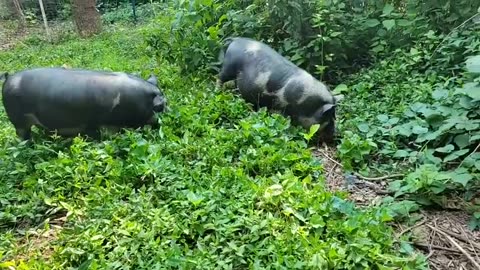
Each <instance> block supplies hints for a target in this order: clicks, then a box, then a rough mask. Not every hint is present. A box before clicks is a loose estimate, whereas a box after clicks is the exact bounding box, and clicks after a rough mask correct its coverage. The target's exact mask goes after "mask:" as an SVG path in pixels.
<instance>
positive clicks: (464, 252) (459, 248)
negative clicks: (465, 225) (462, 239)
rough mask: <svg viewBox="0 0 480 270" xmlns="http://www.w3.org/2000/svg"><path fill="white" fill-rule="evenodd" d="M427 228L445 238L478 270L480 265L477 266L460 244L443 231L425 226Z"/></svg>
mask: <svg viewBox="0 0 480 270" xmlns="http://www.w3.org/2000/svg"><path fill="white" fill-rule="evenodd" d="M427 226H428V227H429V228H430V229H432V230H434V231H436V232H437V233H440V234H441V235H443V236H445V238H447V240H448V241H450V243H452V244H453V245H454V246H455V247H456V248H458V250H460V251H461V252H462V253H463V255H465V256H466V257H467V258H468V259H469V260H470V262H471V263H472V264H473V265H474V266H475V267H476V268H477V269H478V270H480V264H478V262H477V261H476V260H475V259H474V258H473V257H472V256H471V255H470V254H469V253H468V252H466V251H465V249H463V248H462V246H460V244H458V243H457V242H456V241H455V240H454V239H453V238H452V237H450V236H449V235H448V234H447V233H445V232H444V231H443V230H440V229H437V228H435V227H432V226H430V225H428V224H427Z"/></svg>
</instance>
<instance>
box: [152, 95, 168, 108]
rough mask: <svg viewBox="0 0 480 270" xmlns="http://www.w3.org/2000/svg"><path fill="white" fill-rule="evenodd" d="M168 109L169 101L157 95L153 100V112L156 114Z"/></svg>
mask: <svg viewBox="0 0 480 270" xmlns="http://www.w3.org/2000/svg"><path fill="white" fill-rule="evenodd" d="M166 107H167V100H166V98H165V97H163V96H160V95H157V96H155V98H154V99H153V111H154V112H164V111H165V110H166Z"/></svg>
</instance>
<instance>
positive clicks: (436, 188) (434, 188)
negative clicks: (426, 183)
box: [430, 181, 446, 194]
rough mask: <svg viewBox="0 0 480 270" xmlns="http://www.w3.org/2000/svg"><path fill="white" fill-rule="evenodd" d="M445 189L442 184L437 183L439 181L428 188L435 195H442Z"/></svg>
mask: <svg viewBox="0 0 480 270" xmlns="http://www.w3.org/2000/svg"><path fill="white" fill-rule="evenodd" d="M445 188H446V186H445V184H444V183H442V182H439V181H437V182H435V183H434V184H433V185H432V186H431V187H430V189H431V190H432V191H433V193H435V194H440V193H442V192H443V191H445Z"/></svg>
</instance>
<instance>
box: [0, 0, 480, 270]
mask: <svg viewBox="0 0 480 270" xmlns="http://www.w3.org/2000/svg"><path fill="white" fill-rule="evenodd" d="M300 2H301V3H298V5H297V4H295V3H294V2H292V1H284V0H268V1H267V0H262V1H216V0H208V1H205V0H192V1H172V2H170V3H167V4H160V3H153V4H152V3H151V5H152V7H155V10H152V9H150V8H149V6H147V5H146V6H144V7H139V9H138V10H139V12H140V14H143V13H144V15H145V16H144V17H145V19H144V20H142V21H141V22H142V23H143V24H142V25H137V26H135V27H134V26H133V24H131V17H129V14H130V11H129V6H128V5H126V3H125V4H124V5H123V7H122V6H121V7H120V8H119V9H117V10H115V11H114V12H106V13H105V14H103V21H104V22H107V23H115V25H113V24H112V25H111V27H109V29H107V30H105V32H104V33H102V34H100V35H99V36H97V37H94V38H90V39H79V38H77V37H75V36H74V35H72V34H71V33H70V34H69V35H65V36H62V35H61V37H65V38H59V39H57V40H55V41H54V42H53V43H51V44H48V43H47V42H46V41H45V40H43V39H42V37H41V36H38V35H35V36H33V38H32V37H30V38H27V39H26V40H24V41H23V42H19V43H18V44H17V46H16V47H14V48H11V49H8V50H5V51H0V71H8V72H14V71H18V70H21V69H24V68H29V67H35V66H61V65H67V66H70V67H81V68H91V69H106V70H121V71H126V72H140V73H141V75H142V76H143V77H144V78H146V77H147V76H148V75H149V74H150V73H151V72H153V73H155V74H156V75H157V76H158V78H159V84H160V86H161V87H162V90H163V91H164V92H165V94H166V96H167V98H168V100H169V106H171V111H170V112H168V113H166V114H164V115H162V116H161V120H160V121H161V126H162V127H161V129H160V130H158V131H154V130H151V129H149V128H148V127H146V128H143V129H139V130H126V131H125V132H124V133H118V134H115V133H108V132H107V133H104V137H103V140H102V141H100V142H92V141H88V140H86V139H85V138H83V137H76V138H74V139H63V138H59V137H52V138H48V137H47V135H45V134H43V133H42V132H40V131H38V132H36V133H35V134H34V139H35V141H36V143H35V144H34V145H33V146H28V145H26V144H24V143H20V144H19V142H18V141H17V140H16V138H15V134H14V129H13V127H12V126H11V124H10V123H9V121H8V120H7V118H6V116H5V113H4V111H3V106H1V107H0V179H1V181H0V190H1V191H0V231H1V234H0V266H1V267H5V268H6V267H14V268H15V269H105V268H108V269H165V268H168V269H170V268H181V269H197V268H202V269H219V268H221V269H246V268H248V269H428V263H427V257H428V259H429V262H430V265H434V266H435V267H436V268H439V269H450V268H448V267H449V266H448V265H449V264H450V261H445V260H444V259H443V261H442V257H441V256H451V257H450V258H452V259H451V260H452V261H455V263H456V264H455V266H458V267H457V268H458V269H460V267H464V269H469V268H468V267H470V266H471V267H473V266H474V263H475V259H477V260H478V258H476V257H475V252H476V251H477V252H478V251H480V250H479V249H478V246H477V245H476V244H475V243H473V244H472V242H475V239H480V236H479V235H478V234H475V233H474V232H471V231H469V232H468V237H470V240H471V241H470V242H469V241H468V239H467V240H464V242H462V243H460V245H461V246H463V247H464V251H465V252H466V253H467V255H468V254H472V255H471V257H473V261H472V259H470V258H467V257H465V256H464V254H463V253H462V252H455V253H448V254H447V255H445V253H439V252H438V250H434V249H433V248H432V245H430V246H429V247H428V249H425V246H428V245H427V244H432V243H433V244H434V245H433V246H435V245H436V246H437V247H438V246H440V245H443V244H444V243H443V242H442V243H438V242H432V241H430V243H425V242H422V241H420V240H425V241H427V240H428V239H426V238H428V237H430V235H429V234H428V233H425V232H424V231H422V230H425V229H428V230H430V229H429V228H433V229H431V230H435V229H436V230H439V231H440V233H438V232H437V231H436V232H437V234H439V235H441V232H442V230H441V228H440V229H438V228H436V225H437V223H436V220H437V219H436V218H435V220H433V218H432V220H423V221H421V222H420V221H419V219H420V215H418V214H416V213H418V212H419V210H427V211H428V210H431V209H435V208H436V209H442V208H443V209H454V210H455V211H457V212H459V211H462V212H468V214H469V216H468V220H467V221H466V222H464V223H465V224H463V223H462V224H454V226H453V228H452V231H455V230H457V229H458V230H460V229H459V227H460V226H463V227H465V230H467V225H468V227H469V229H470V230H475V229H477V230H478V227H479V226H480V222H479V220H480V215H479V213H480V212H479V211H480V210H479V205H480V202H479V201H478V198H479V197H480V196H479V193H478V190H479V181H478V179H479V178H478V176H479V170H480V168H479V164H480V156H479V155H478V143H479V141H480V137H479V135H480V134H479V132H480V119H479V113H480V112H479V111H478V106H479V100H480V98H479V96H478V93H479V92H480V88H479V82H480V81H479V76H478V75H479V73H480V70H479V66H480V60H479V57H478V56H477V55H480V35H479V33H480V32H479V31H478V30H480V28H479V27H480V24H479V21H480V18H479V17H480V16H477V15H478V10H477V9H478V5H474V4H472V1H467V0H465V1H456V2H455V5H452V4H451V3H450V1H447V0H442V1H441V2H442V5H441V6H437V4H436V3H434V2H436V1H423V2H422V3H418V1H395V2H392V3H385V1H376V0H375V1H374V0H372V1H366V2H368V4H367V5H361V4H360V3H359V2H358V1H312V0H302V1H300ZM432 7H433V8H432ZM292 10H295V12H292ZM444 14H448V16H447V17H446V18H444V17H445V16H444ZM147 17H153V19H152V20H151V21H148V20H147ZM229 35H245V36H249V37H253V38H257V39H260V40H263V41H264V42H267V43H269V44H270V45H272V46H273V47H275V48H276V49H278V50H279V51H280V52H282V53H283V54H284V55H286V56H287V57H288V58H290V59H291V60H292V61H294V62H295V63H297V64H298V65H300V66H302V67H303V68H305V69H307V70H308V71H310V72H312V73H313V74H315V75H316V76H317V77H319V78H322V79H324V80H326V82H327V83H328V84H329V85H330V86H331V88H332V90H333V89H334V91H335V92H341V93H343V94H344V95H345V96H346V97H345V101H344V102H342V104H341V105H340V106H339V110H338V119H337V121H338V131H339V137H338V140H337V143H336V145H334V146H331V147H332V149H331V154H330V153H327V152H325V153H323V156H322V155H321V157H322V158H319V157H317V156H316V155H315V153H316V152H318V150H319V149H316V148H317V146H316V145H315V142H314V141H313V139H312V138H314V136H313V135H314V134H313V133H314V132H315V129H312V130H310V131H308V130H302V129H301V128H298V127H295V126H292V125H291V124H290V121H289V119H288V118H285V117H283V116H281V115H278V114H273V113H269V112H267V111H266V110H260V111H257V112H255V111H252V110H251V107H250V106H249V105H248V104H246V103H245V102H244V101H243V100H241V99H240V98H238V96H237V95H236V94H235V93H232V92H228V91H223V90H220V89H216V88H215V86H214V83H215V77H214V75H215V72H216V71H218V64H216V63H215V62H217V61H218V53H219V51H220V48H221V44H222V39H223V38H225V37H227V36H229ZM0 45H1V44H0ZM312 150H314V151H312ZM320 150H321V148H320ZM325 157H328V158H325ZM329 161H333V162H334V165H333V166H332V167H328V166H330V165H329V163H328V162H329ZM336 167H337V168H336ZM339 167H341V170H340V172H339V173H337V174H338V175H339V176H340V178H341V179H342V184H341V185H342V186H347V187H352V186H359V185H360V183H363V184H368V186H369V187H371V186H375V187H379V188H380V189H381V190H380V191H381V193H379V194H382V196H379V197H378V196H377V197H375V198H370V197H367V198H366V199H365V198H364V199H365V200H367V201H369V203H368V204H367V205H366V206H360V205H356V204H355V200H354V199H352V196H353V197H354V196H355V194H354V193H355V192H352V191H350V192H349V190H348V189H345V188H340V191H334V190H331V189H329V185H330V184H331V183H329V182H330V181H331V179H330V178H331V175H333V174H335V173H334V171H336V170H338V169H339ZM335 169H336V170H335ZM392 174H397V177H390V176H391V175H392ZM384 175H386V177H380V179H382V181H383V182H384V183H379V181H378V179H379V178H375V177H376V176H384ZM365 176H369V177H365ZM372 177H373V178H372ZM375 179H377V180H375ZM361 181H363V182H361ZM377 195H378V194H377ZM358 196H362V194H360V195H357V197H358ZM378 198H380V200H377V199H378ZM444 215H445V213H444ZM429 218H431V216H428V215H427V218H426V219H429ZM399 222H402V223H404V224H406V226H411V225H414V224H415V223H417V225H416V228H417V229H413V227H409V228H408V229H405V227H401V226H400V231H399V230H398V227H399V226H398V223H399ZM395 224H397V225H395ZM422 224H423V225H422ZM429 226H430V227H429ZM455 226H456V227H455ZM463 227H462V228H463ZM418 228H420V229H418ZM396 229H397V230H396ZM462 230H463V229H462ZM410 231H411V232H410ZM419 231H420V232H419ZM443 231H445V229H444V230H443ZM462 233H465V235H467V233H466V232H462ZM468 237H464V238H468ZM475 237H477V238H475ZM437 240H438V239H437ZM445 241H447V240H445ZM447 242H448V241H447ZM422 245H423V249H419V250H417V249H415V248H414V247H417V248H421V247H422ZM445 245H447V246H445V247H443V249H444V251H445V250H447V251H448V250H449V249H450V250H453V251H456V246H455V245H453V244H452V243H451V242H448V244H445ZM421 251H423V252H425V255H427V254H428V256H425V255H423V254H422V252H421ZM434 251H435V252H434ZM452 254H453V255H452ZM479 262H480V260H479ZM461 263H465V264H461ZM442 267H444V268H442Z"/></svg>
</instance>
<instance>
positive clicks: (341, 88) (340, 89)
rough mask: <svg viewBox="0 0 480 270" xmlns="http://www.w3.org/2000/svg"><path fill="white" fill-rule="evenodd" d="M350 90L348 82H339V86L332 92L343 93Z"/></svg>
mask: <svg viewBox="0 0 480 270" xmlns="http://www.w3.org/2000/svg"><path fill="white" fill-rule="evenodd" d="M347 91H348V86H347V85H346V84H343V83H342V84H339V85H337V87H335V89H333V91H332V93H333V94H335V95H336V94H341V93H344V92H347Z"/></svg>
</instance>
